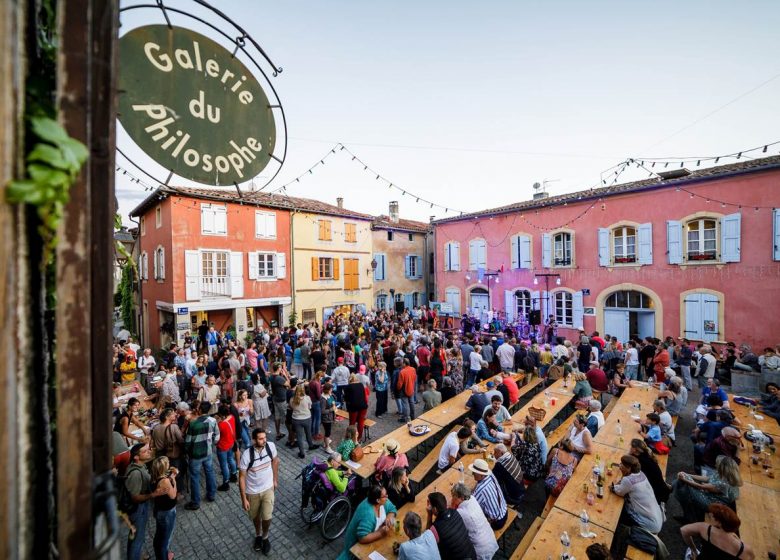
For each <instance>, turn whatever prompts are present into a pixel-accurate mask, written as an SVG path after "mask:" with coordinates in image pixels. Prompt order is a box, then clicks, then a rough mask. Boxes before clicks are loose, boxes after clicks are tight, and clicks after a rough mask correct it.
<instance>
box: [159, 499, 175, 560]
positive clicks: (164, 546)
mask: <svg viewBox="0 0 780 560" xmlns="http://www.w3.org/2000/svg"><path fill="white" fill-rule="evenodd" d="M154 520H155V521H156V522H157V529H156V530H155V531H154V557H155V558H156V560H168V547H169V546H170V544H171V535H173V528H174V527H175V526H176V508H175V507H173V508H171V509H169V510H168V511H158V512H157V513H155V514H154Z"/></svg>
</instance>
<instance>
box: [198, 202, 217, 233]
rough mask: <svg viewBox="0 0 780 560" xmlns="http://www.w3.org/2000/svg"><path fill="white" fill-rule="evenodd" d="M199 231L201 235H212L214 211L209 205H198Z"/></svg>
mask: <svg viewBox="0 0 780 560" xmlns="http://www.w3.org/2000/svg"><path fill="white" fill-rule="evenodd" d="M200 229H201V231H202V232H203V233H214V231H215V230H214V210H212V208H211V204H201V205H200Z"/></svg>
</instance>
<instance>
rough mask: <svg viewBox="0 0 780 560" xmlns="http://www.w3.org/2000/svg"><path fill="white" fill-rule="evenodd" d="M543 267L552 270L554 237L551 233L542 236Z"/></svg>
mask: <svg viewBox="0 0 780 560" xmlns="http://www.w3.org/2000/svg"><path fill="white" fill-rule="evenodd" d="M542 266H543V267H544V268H552V236H551V235H550V234H549V233H543V234H542Z"/></svg>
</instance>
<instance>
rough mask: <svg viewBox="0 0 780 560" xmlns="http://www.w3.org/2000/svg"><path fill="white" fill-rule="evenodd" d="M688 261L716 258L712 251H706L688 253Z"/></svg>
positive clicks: (712, 259)
mask: <svg viewBox="0 0 780 560" xmlns="http://www.w3.org/2000/svg"><path fill="white" fill-rule="evenodd" d="M688 260H689V261H714V260H716V254H715V252H714V251H708V252H706V253H689V254H688Z"/></svg>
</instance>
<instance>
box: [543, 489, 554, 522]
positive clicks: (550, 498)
mask: <svg viewBox="0 0 780 560" xmlns="http://www.w3.org/2000/svg"><path fill="white" fill-rule="evenodd" d="M553 506H555V496H553V495H552V494H550V495H549V496H548V497H547V501H546V502H544V509H543V510H542V513H540V514H539V517H541V518H542V519H547V514H549V513H550V510H551V509H552V508H553Z"/></svg>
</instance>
